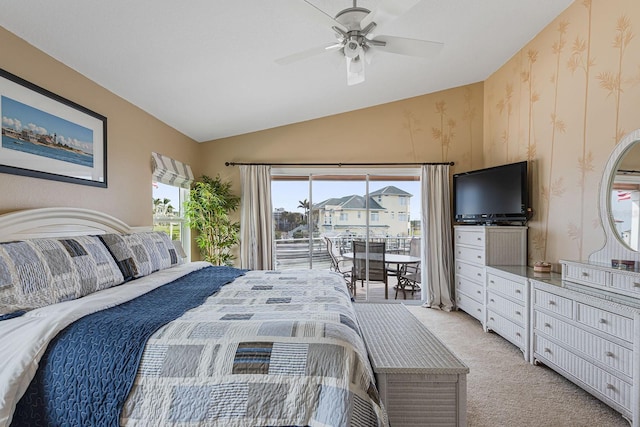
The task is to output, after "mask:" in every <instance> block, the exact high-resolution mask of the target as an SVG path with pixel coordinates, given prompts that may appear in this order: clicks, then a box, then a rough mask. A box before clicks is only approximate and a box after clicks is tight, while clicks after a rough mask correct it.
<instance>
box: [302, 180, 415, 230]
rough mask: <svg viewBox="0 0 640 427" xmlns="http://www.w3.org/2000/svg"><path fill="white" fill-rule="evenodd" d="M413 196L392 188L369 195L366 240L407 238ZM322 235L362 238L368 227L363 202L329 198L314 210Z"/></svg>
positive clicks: (354, 197)
mask: <svg viewBox="0 0 640 427" xmlns="http://www.w3.org/2000/svg"><path fill="white" fill-rule="evenodd" d="M411 197H413V195H412V194H410V193H407V192H406V191H404V190H401V189H399V188H398V187H395V186H392V185H391V186H387V187H384V188H381V189H379V190H376V191H373V192H371V193H369V236H370V237H387V236H408V235H409V224H410V220H411V218H410V215H409V213H410V211H411V203H410V200H411ZM313 210H314V211H316V212H318V214H317V216H314V218H316V219H317V222H316V226H317V230H318V231H319V232H320V234H321V235H329V236H337V235H346V234H350V235H358V236H364V235H365V234H366V227H367V209H366V198H365V197H364V196H359V195H355V194H354V195H350V196H344V197H340V198H331V199H327V200H325V201H323V202H320V203H317V204H315V205H314V206H313Z"/></svg>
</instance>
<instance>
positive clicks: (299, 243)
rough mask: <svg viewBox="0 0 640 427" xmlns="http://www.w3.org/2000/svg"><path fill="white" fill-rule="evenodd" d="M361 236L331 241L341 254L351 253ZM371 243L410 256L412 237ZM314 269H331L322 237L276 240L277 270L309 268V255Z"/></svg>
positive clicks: (334, 238) (377, 238)
mask: <svg viewBox="0 0 640 427" xmlns="http://www.w3.org/2000/svg"><path fill="white" fill-rule="evenodd" d="M362 238H363V237H359V236H337V237H332V238H331V240H332V241H333V244H334V246H335V247H336V248H339V249H340V253H346V252H351V242H352V241H353V240H359V239H362ZM369 241H371V242H385V243H386V251H387V252H389V253H399V254H408V253H409V242H410V241H411V237H410V236H407V237H372V238H370V239H369ZM310 254H311V260H312V263H313V269H329V267H330V265H331V258H330V257H329V253H328V252H327V246H326V244H325V241H324V239H323V238H322V237H314V238H313V239H312V240H311V244H310V243H309V239H308V238H306V237H305V238H299V239H278V240H276V269H277V270H287V269H292V268H309V255H310Z"/></svg>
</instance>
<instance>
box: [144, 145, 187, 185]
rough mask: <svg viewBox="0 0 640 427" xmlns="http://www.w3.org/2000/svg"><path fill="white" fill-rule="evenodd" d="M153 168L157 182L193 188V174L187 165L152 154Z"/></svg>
mask: <svg viewBox="0 0 640 427" xmlns="http://www.w3.org/2000/svg"><path fill="white" fill-rule="evenodd" d="M151 168H152V175H153V179H154V180H155V181H158V182H161V183H163V184H167V185H173V186H175V187H181V188H186V189H189V188H190V187H191V183H192V182H193V172H191V167H190V166H189V165H187V164H186V163H182V162H179V161H177V160H174V159H172V158H171V157H167V156H163V155H162V154H158V153H153V152H152V153H151Z"/></svg>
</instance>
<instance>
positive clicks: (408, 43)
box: [371, 36, 444, 58]
mask: <svg viewBox="0 0 640 427" xmlns="http://www.w3.org/2000/svg"><path fill="white" fill-rule="evenodd" d="M371 41H372V42H373V43H372V46H373V47H374V48H375V49H378V50H381V51H384V52H389V53H397V54H398V55H410V56H421V57H423V58H431V57H432V56H434V55H436V54H438V52H440V50H441V49H442V46H444V43H440V42H434V41H428V40H416V39H407V38H404V37H394V36H377V37H374V38H373V39H372V40H371ZM377 42H384V43H385V45H384V46H381V45H379V44H378V43H377Z"/></svg>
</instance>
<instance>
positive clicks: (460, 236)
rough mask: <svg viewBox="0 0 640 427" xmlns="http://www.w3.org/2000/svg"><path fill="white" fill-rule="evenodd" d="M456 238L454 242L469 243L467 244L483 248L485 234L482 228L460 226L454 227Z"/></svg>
mask: <svg viewBox="0 0 640 427" xmlns="http://www.w3.org/2000/svg"><path fill="white" fill-rule="evenodd" d="M455 233H456V238H455V243H456V244H458V243H460V244H463V245H469V246H478V247H482V248H484V242H485V240H484V239H485V235H484V231H483V230H463V229H460V228H456V231H455Z"/></svg>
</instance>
